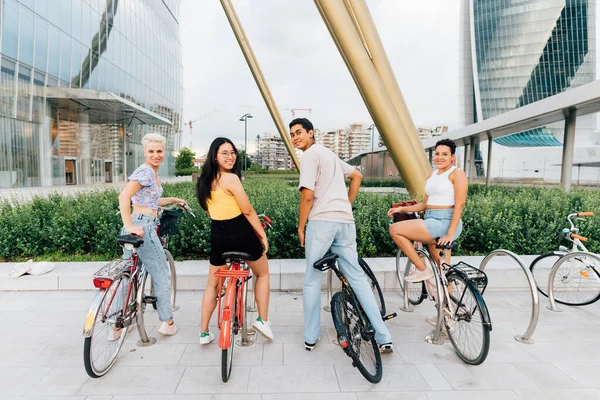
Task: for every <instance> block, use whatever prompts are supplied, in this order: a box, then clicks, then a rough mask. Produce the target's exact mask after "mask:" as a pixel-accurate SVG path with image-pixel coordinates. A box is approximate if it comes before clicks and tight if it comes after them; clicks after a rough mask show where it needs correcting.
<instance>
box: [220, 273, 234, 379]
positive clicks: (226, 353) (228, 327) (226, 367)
mask: <svg viewBox="0 0 600 400" xmlns="http://www.w3.org/2000/svg"><path fill="white" fill-rule="evenodd" d="M229 279H232V278H229ZM236 286H237V285H231V286H230V285H227V291H226V292H225V299H227V298H229V295H228V293H227V292H228V291H229V290H233V291H234V293H233V301H232V302H231V304H230V305H229V306H230V311H231V314H230V315H231V317H230V320H229V321H223V322H222V323H221V334H225V332H229V347H228V348H227V349H222V350H221V379H222V380H223V382H227V381H228V380H229V377H230V376H231V370H232V367H233V349H234V347H235V334H236V328H235V318H236V315H235V314H236V311H237V287H236ZM226 306H227V304H225V302H223V306H222V310H221V315H223V309H225V308H226Z"/></svg>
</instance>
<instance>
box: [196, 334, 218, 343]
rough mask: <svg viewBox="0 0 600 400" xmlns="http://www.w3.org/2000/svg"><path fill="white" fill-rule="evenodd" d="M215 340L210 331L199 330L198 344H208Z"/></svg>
mask: <svg viewBox="0 0 600 400" xmlns="http://www.w3.org/2000/svg"><path fill="white" fill-rule="evenodd" d="M213 340H215V335H214V334H213V333H212V332H208V333H207V332H200V339H199V342H200V344H209V343H210V342H212V341H213Z"/></svg>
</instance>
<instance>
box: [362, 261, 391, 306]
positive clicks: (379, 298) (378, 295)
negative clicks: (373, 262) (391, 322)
mask: <svg viewBox="0 0 600 400" xmlns="http://www.w3.org/2000/svg"><path fill="white" fill-rule="evenodd" d="M358 264H360V266H361V267H362V269H363V271H365V275H367V279H368V281H369V286H371V290H372V291H373V295H374V296H375V301H376V302H377V307H378V308H379V312H380V313H381V316H382V317H384V316H385V299H384V298H383V291H382V290H381V287H380V286H379V282H377V278H375V274H374V273H373V271H372V270H371V267H369V264H367V262H366V261H365V260H363V259H362V258H361V257H358Z"/></svg>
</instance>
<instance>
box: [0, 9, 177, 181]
mask: <svg viewBox="0 0 600 400" xmlns="http://www.w3.org/2000/svg"><path fill="white" fill-rule="evenodd" d="M179 6H180V2H179V0H0V20H1V23H2V25H1V29H0V66H1V73H0V188H18V187H30V186H52V185H64V184H88V183H95V182H115V181H123V180H125V179H126V177H127V175H128V174H129V173H131V172H132V171H133V170H134V169H135V168H136V167H137V166H139V165H140V164H141V163H142V162H143V160H144V157H143V150H142V146H141V138H142V137H143V135H144V134H145V133H147V132H157V133H161V134H162V135H164V136H165V137H166V138H167V148H166V150H167V151H166V153H167V154H166V158H165V162H163V165H162V166H161V171H160V173H161V176H173V175H174V172H175V171H174V168H175V167H174V152H175V150H176V149H177V147H178V143H177V142H178V137H179V134H180V127H181V107H182V66H181V44H180V39H179V23H178V14H179Z"/></svg>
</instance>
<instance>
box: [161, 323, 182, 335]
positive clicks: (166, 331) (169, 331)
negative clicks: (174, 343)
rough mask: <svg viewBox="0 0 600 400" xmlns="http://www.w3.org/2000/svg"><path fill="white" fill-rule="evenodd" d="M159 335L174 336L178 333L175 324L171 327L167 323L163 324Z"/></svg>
mask: <svg viewBox="0 0 600 400" xmlns="http://www.w3.org/2000/svg"><path fill="white" fill-rule="evenodd" d="M158 333H160V334H162V335H165V336H173V335H174V334H176V333H177V326H175V322H173V323H172V324H171V325H169V324H168V323H167V322H163V323H161V324H160V327H159V328H158Z"/></svg>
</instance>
